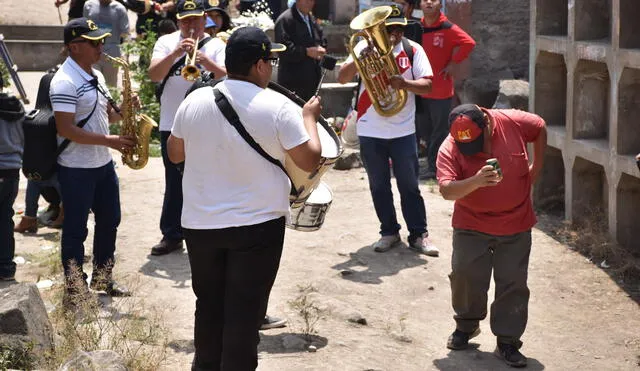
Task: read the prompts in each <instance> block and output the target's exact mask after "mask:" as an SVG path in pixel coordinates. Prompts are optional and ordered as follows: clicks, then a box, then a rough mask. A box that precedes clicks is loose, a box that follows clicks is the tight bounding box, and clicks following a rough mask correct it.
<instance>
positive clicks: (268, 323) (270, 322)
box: [260, 315, 287, 330]
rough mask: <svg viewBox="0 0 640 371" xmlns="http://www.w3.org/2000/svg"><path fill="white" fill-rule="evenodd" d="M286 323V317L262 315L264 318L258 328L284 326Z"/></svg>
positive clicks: (267, 328)
mask: <svg viewBox="0 0 640 371" xmlns="http://www.w3.org/2000/svg"><path fill="white" fill-rule="evenodd" d="M286 325H287V320H286V319H282V318H278V317H272V316H269V315H266V316H264V320H263V321H262V324H261V325H260V330H269V329H272V328H279V327H285V326H286Z"/></svg>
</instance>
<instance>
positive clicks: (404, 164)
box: [338, 5, 438, 256]
mask: <svg viewBox="0 0 640 371" xmlns="http://www.w3.org/2000/svg"><path fill="white" fill-rule="evenodd" d="M381 8H386V7H381ZM374 9H375V10H374ZM374 9H371V11H369V13H368V14H369V15H372V18H374V17H382V16H381V14H382V15H384V12H385V11H384V10H381V9H379V8H374ZM402 14H403V13H402V9H401V8H400V6H398V5H394V7H393V10H392V13H391V14H390V16H389V17H388V18H386V21H383V22H384V26H386V32H387V33H388V35H389V36H388V40H387V41H386V42H384V44H390V45H388V46H389V47H390V48H391V49H392V50H391V53H392V58H391V62H390V63H395V64H396V65H397V67H398V70H399V73H400V74H398V75H394V74H393V73H388V74H387V75H385V72H388V71H393V70H394V66H388V68H387V71H381V72H380V71H379V70H378V66H377V65H375V64H374V65H373V66H364V70H365V71H371V70H376V75H375V76H371V75H370V74H366V72H363V71H362V70H360V71H359V70H358V68H362V67H359V65H356V62H355V61H354V59H353V56H350V57H349V58H348V59H347V61H346V62H345V63H344V64H343V65H342V67H341V68H340V72H339V74H338V81H339V82H340V83H342V84H344V83H347V82H349V81H351V80H352V79H353V77H354V76H355V74H356V73H360V74H366V75H364V76H361V77H362V79H363V82H364V83H363V84H362V85H361V87H360V92H359V96H358V104H357V110H358V124H357V131H358V137H359V138H360V154H361V155H362V159H363V162H364V165H365V169H366V171H367V175H368V176H369V188H370V190H371V196H372V198H373V205H374V207H375V210H376V214H377V216H378V219H379V220H380V235H381V238H380V239H379V240H378V241H377V242H375V243H374V244H373V248H374V250H375V251H376V252H386V251H389V250H390V249H391V248H393V247H395V246H397V245H398V243H399V242H400V234H399V230H400V225H399V224H398V221H397V218H396V211H395V208H394V205H393V194H392V192H391V172H390V167H389V160H391V163H392V167H393V174H394V175H395V177H396V181H397V185H398V190H399V192H400V199H401V205H402V214H403V216H404V219H405V222H406V224H407V229H408V230H409V238H408V242H409V247H410V248H411V249H412V250H414V251H416V252H418V253H423V254H427V255H430V256H438V249H437V248H436V247H435V246H434V245H433V244H432V243H431V242H430V241H429V238H428V232H427V219H426V211H425V206H424V200H423V199H422V196H421V195H420V189H419V188H418V152H417V146H416V136H415V101H414V99H415V94H427V93H428V92H430V91H431V77H432V71H431V65H430V64H429V60H428V59H427V56H426V54H425V53H424V50H423V49H422V47H421V46H420V45H419V44H417V43H415V42H413V41H409V40H407V39H403V32H404V26H405V25H406V24H407V20H406V18H404V16H402ZM361 16H365V17H366V15H365V13H363V14H361V15H360V16H359V17H361ZM382 19H384V18H382ZM369 21H370V19H369V20H367V22H363V23H366V24H369V23H370V22H369ZM354 22H356V19H354ZM353 25H354V23H353V22H352V26H353ZM381 26H382V25H381ZM384 26H382V27H384ZM382 31H384V28H383V29H382ZM377 41H381V40H377ZM372 44H375V42H373V40H362V41H360V42H359V43H358V44H356V46H355V47H354V50H353V53H352V55H353V54H355V55H356V56H358V58H364V59H367V55H371V54H379V55H380V56H382V55H387V54H385V51H384V50H372V48H371V45H372ZM363 51H365V53H364V55H363V53H362V52H363ZM409 54H412V55H413V56H412V58H411V57H410V56H409ZM387 59H388V58H387ZM369 60H374V61H375V60H381V58H369ZM358 63H359V62H358ZM372 63H375V62H372ZM378 72H380V73H378ZM389 75H391V76H389ZM367 78H368V79H370V80H371V81H372V82H371V83H369V82H366V80H367ZM383 82H387V84H380V83H383ZM365 86H366V88H365ZM370 89H371V90H372V91H369V90H370ZM399 90H406V102H405V103H404V106H403V107H400V109H399V110H398V108H397V107H395V105H388V104H381V103H384V102H382V101H383V100H384V99H386V98H387V97H385V92H387V93H388V95H390V96H396V97H400V96H403V95H405V93H403V94H400V93H394V92H393V91H399ZM398 99H399V98H398ZM375 106H378V107H375ZM385 106H393V107H395V108H393V111H395V113H394V112H390V113H388V112H383V113H384V114H385V115H384V116H383V115H382V114H380V113H379V112H378V109H379V108H380V107H383V108H384V107H385Z"/></svg>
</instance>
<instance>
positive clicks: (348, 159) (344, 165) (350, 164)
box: [333, 152, 362, 170]
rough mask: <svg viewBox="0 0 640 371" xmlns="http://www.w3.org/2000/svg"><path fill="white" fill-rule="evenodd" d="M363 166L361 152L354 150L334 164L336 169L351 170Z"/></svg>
mask: <svg viewBox="0 0 640 371" xmlns="http://www.w3.org/2000/svg"><path fill="white" fill-rule="evenodd" d="M359 167H362V160H361V159H360V152H352V153H350V154H345V155H342V156H340V158H339V159H337V160H336V163H335V164H334V165H333V168H334V169H336V170H351V169H356V168H359Z"/></svg>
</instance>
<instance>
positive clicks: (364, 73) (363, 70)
mask: <svg viewBox="0 0 640 371" xmlns="http://www.w3.org/2000/svg"><path fill="white" fill-rule="evenodd" d="M392 11H393V9H392V8H391V7H390V6H378V7H375V8H372V9H369V10H366V11H364V12H362V13H361V14H360V15H358V16H357V17H355V18H354V19H353V20H352V21H351V24H350V25H349V27H351V29H353V30H358V32H356V33H355V34H353V35H352V36H351V39H350V41H349V52H350V53H351V56H352V58H353V60H354V62H355V64H356V68H357V69H358V73H359V74H360V78H361V79H362V82H364V86H365V87H366V88H367V93H368V94H369V96H370V98H371V103H372V104H373V108H375V110H376V112H378V114H380V115H381V116H385V117H389V116H393V115H395V114H396V113H398V112H400V111H401V110H402V108H403V107H404V105H405V104H406V103H407V91H406V90H404V89H394V88H392V87H391V85H390V84H389V78H390V77H391V76H393V75H399V74H400V70H399V69H398V65H397V64H396V60H395V58H394V56H393V45H391V43H390V41H389V34H387V28H386V26H385V24H384V21H385V19H387V17H388V16H389V15H390V14H391V12H392ZM359 37H362V38H364V40H366V42H367V46H366V47H365V48H364V49H363V50H362V51H361V52H360V55H356V54H355V51H354V48H355V45H356V43H357V42H358V38H359Z"/></svg>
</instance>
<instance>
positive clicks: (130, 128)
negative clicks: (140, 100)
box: [104, 54, 158, 170]
mask: <svg viewBox="0 0 640 371" xmlns="http://www.w3.org/2000/svg"><path fill="white" fill-rule="evenodd" d="M104 55H105V57H106V58H107V59H108V60H109V61H110V62H111V63H113V64H114V65H118V66H121V67H122V71H123V74H122V105H121V109H122V110H121V112H120V115H121V116H122V125H120V134H121V135H126V136H130V137H132V138H134V140H135V142H136V144H135V145H134V146H133V148H131V149H128V150H125V151H124V152H122V163H123V164H125V165H127V166H129V167H130V168H132V169H135V170H137V169H142V168H143V167H144V166H145V165H146V164H147V161H149V139H150V137H151V130H152V129H153V128H154V127H156V126H158V124H156V122H155V121H154V120H153V119H152V118H151V117H149V116H147V115H145V114H144V113H140V114H136V110H135V107H134V106H133V97H132V91H131V78H130V77H129V63H128V62H127V61H125V60H124V59H122V58H114V57H112V56H110V55H108V54H104Z"/></svg>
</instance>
